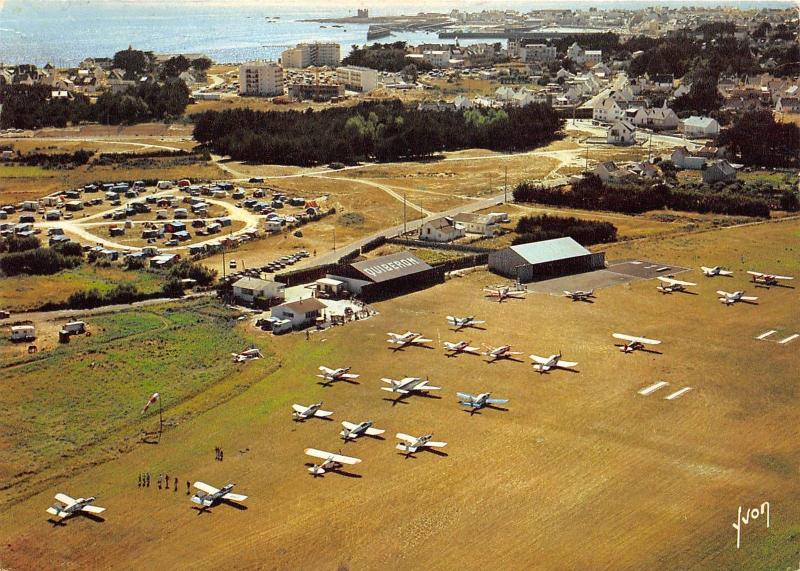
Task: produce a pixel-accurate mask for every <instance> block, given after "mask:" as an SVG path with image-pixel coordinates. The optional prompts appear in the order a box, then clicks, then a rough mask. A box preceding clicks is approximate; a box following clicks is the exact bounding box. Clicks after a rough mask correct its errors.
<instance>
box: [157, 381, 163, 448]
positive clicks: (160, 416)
mask: <svg viewBox="0 0 800 571" xmlns="http://www.w3.org/2000/svg"><path fill="white" fill-rule="evenodd" d="M163 431H164V415H163V413H162V411H161V394H160V393H159V396H158V439H159V440H161V433H162V432H163Z"/></svg>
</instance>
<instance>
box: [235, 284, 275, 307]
mask: <svg viewBox="0 0 800 571" xmlns="http://www.w3.org/2000/svg"><path fill="white" fill-rule="evenodd" d="M285 287H286V286H285V285H284V284H282V283H278V282H272V281H267V280H261V279H258V278H241V279H239V280H237V281H235V282H233V297H235V298H236V299H237V300H238V301H241V302H244V303H255V302H257V301H259V300H265V301H266V300H269V299H283V295H284V294H283V292H284V288H285Z"/></svg>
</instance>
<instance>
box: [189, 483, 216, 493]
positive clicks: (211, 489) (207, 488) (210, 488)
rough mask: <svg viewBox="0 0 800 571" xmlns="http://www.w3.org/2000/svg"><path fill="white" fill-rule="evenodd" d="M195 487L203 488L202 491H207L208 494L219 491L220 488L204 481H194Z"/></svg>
mask: <svg viewBox="0 0 800 571" xmlns="http://www.w3.org/2000/svg"><path fill="white" fill-rule="evenodd" d="M194 487H195V488H197V489H198V490H201V491H203V492H205V493H207V494H216V493H217V492H219V490H218V489H217V488H215V487H214V486H209V485H208V484H206V483H204V482H195V483H194Z"/></svg>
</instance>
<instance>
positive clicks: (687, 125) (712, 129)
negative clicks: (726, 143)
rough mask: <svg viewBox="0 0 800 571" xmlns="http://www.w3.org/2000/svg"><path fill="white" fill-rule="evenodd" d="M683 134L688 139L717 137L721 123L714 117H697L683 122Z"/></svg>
mask: <svg viewBox="0 0 800 571" xmlns="http://www.w3.org/2000/svg"><path fill="white" fill-rule="evenodd" d="M681 127H682V129H683V134H684V135H686V136H687V137H716V136H717V135H719V123H717V120H716V119H713V118H712V117H697V116H695V115H693V116H691V117H689V118H688V119H684V120H683V121H682V122H681Z"/></svg>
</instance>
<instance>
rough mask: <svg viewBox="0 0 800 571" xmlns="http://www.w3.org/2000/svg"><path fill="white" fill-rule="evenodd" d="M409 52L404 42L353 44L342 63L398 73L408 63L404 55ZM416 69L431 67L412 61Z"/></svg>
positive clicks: (423, 69) (428, 68)
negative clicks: (367, 44)
mask: <svg viewBox="0 0 800 571" xmlns="http://www.w3.org/2000/svg"><path fill="white" fill-rule="evenodd" d="M409 53H410V50H409V49H408V46H407V45H406V43H405V42H394V43H392V44H372V45H369V46H363V47H361V46H355V45H354V46H353V47H352V49H351V51H350V54H349V55H348V56H347V57H345V58H344V59H343V60H342V65H357V66H361V67H368V68H371V69H376V70H378V71H390V72H394V73H399V72H401V71H403V69H404V68H405V67H406V66H407V65H408V64H409V61H408V59H407V58H406V55H407V54H409ZM414 64H415V65H416V68H417V71H428V70H431V69H433V67H432V66H431V65H430V64H428V63H426V62H424V61H418V62H414Z"/></svg>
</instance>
